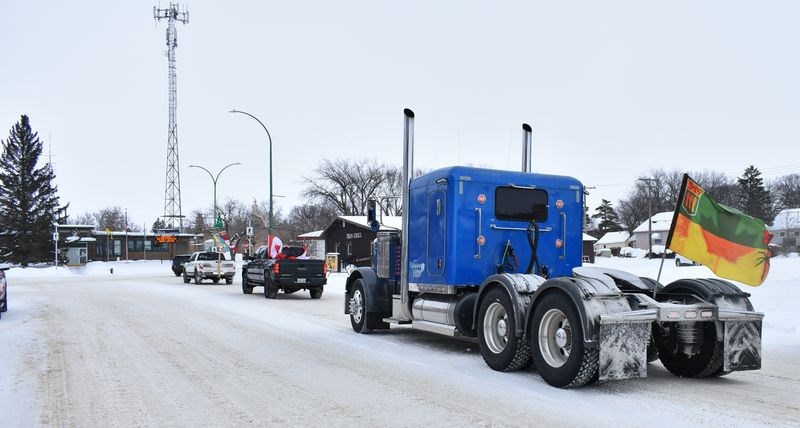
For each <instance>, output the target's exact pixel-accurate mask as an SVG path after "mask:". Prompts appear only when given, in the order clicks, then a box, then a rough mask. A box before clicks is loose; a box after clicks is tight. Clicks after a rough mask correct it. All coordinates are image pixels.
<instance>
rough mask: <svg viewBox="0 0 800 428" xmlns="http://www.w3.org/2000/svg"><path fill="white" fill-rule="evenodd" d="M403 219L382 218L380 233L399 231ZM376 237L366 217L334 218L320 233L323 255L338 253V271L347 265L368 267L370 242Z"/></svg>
mask: <svg viewBox="0 0 800 428" xmlns="http://www.w3.org/2000/svg"><path fill="white" fill-rule="evenodd" d="M402 224H403V218H402V217H397V216H383V218H382V219H381V227H380V231H381V232H383V231H400V228H401V226H402ZM377 236H378V234H377V233H375V232H373V231H372V229H371V228H370V226H369V224H368V223H367V216H339V217H336V218H335V219H334V220H333V221H332V222H331V223H330V224H329V225H328V227H326V228H325V230H324V231H323V232H322V237H324V238H325V253H326V254H327V253H338V255H339V270H341V269H343V268H344V267H346V266H348V265H355V266H369V264H370V262H371V260H372V241H373V240H374V239H375V238H376V237H377Z"/></svg>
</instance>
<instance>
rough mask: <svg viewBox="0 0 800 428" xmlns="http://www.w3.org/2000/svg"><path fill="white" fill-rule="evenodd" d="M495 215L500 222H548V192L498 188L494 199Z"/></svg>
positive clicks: (518, 188)
mask: <svg viewBox="0 0 800 428" xmlns="http://www.w3.org/2000/svg"><path fill="white" fill-rule="evenodd" d="M494 211H495V215H496V216H497V218H498V219H500V220H519V221H531V220H533V221H535V222H537V223H541V222H544V221H546V220H547V192H546V191H544V190H541V189H525V188H520V187H498V188H497V190H495V198H494Z"/></svg>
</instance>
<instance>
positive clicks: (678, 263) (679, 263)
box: [675, 254, 700, 267]
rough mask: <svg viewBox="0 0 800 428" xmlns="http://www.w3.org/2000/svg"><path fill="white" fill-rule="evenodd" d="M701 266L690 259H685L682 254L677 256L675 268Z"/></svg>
mask: <svg viewBox="0 0 800 428" xmlns="http://www.w3.org/2000/svg"><path fill="white" fill-rule="evenodd" d="M699 265H700V263H697V262H696V261H694V260H692V259H690V258H688V257H684V256H682V255H680V254H675V266H678V267H681V266H699Z"/></svg>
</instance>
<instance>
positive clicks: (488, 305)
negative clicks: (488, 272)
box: [478, 288, 531, 372]
mask: <svg viewBox="0 0 800 428" xmlns="http://www.w3.org/2000/svg"><path fill="white" fill-rule="evenodd" d="M516 327H517V326H516V317H515V316H514V306H513V305H512V304H511V298H510V297H508V294H506V292H505V291H504V290H502V289H500V288H493V289H491V290H489V291H488V292H487V293H486V296H484V298H483V301H481V306H480V310H479V312H478V344H479V346H480V349H481V355H482V356H483V360H484V361H486V364H487V365H488V366H489V367H491V368H493V369H494V370H497V371H502V372H508V371H512V370H519V369H521V368H523V367H525V366H526V365H527V364H528V362H529V361H530V356H531V351H530V346H529V344H528V342H527V340H526V339H525V336H524V335H523V336H521V337H517V335H516V331H517V328H516Z"/></svg>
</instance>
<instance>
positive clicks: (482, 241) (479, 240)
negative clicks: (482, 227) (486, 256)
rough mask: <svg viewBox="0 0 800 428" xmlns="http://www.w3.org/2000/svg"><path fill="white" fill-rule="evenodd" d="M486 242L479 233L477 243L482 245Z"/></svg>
mask: <svg viewBox="0 0 800 428" xmlns="http://www.w3.org/2000/svg"><path fill="white" fill-rule="evenodd" d="M485 243H486V237H485V236H483V235H481V236H479V237H478V245H483V244H485Z"/></svg>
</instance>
